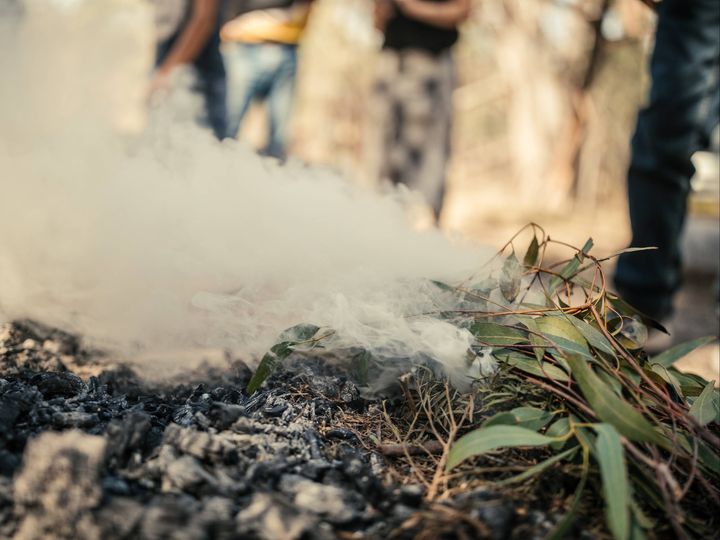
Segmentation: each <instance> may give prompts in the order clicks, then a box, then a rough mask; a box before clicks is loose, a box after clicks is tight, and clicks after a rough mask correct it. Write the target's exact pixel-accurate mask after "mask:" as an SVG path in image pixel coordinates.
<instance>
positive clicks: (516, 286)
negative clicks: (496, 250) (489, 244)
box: [500, 253, 522, 302]
mask: <svg viewBox="0 0 720 540" xmlns="http://www.w3.org/2000/svg"><path fill="white" fill-rule="evenodd" d="M521 275H522V270H521V268H520V262H519V261H518V260H517V257H516V256H515V253H511V254H510V255H509V256H508V258H507V259H505V262H504V263H503V267H502V275H501V277H500V292H501V293H502V295H503V297H504V298H505V300H507V301H508V302H512V301H513V300H515V298H517V295H518V293H520V277H521Z"/></svg>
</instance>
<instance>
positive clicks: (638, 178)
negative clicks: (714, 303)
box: [615, 0, 720, 319]
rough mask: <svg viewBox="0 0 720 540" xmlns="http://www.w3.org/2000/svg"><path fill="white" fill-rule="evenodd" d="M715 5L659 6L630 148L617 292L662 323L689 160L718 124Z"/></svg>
mask: <svg viewBox="0 0 720 540" xmlns="http://www.w3.org/2000/svg"><path fill="white" fill-rule="evenodd" d="M719 55H720V1H719V0H664V1H663V2H662V3H661V4H660V6H659V7H658V26H657V34H656V43H655V50H654V52H653V56H652V63H651V75H652V89H651V92H650V99H649V104H648V105H647V107H645V108H644V109H643V110H642V111H641V112H640V114H639V116H638V120H637V127H636V131H635V135H634V137H633V140H632V159H631V163H630V169H629V172H628V198H629V206H630V221H631V225H632V243H631V247H648V246H654V247H657V248H658V249H657V250H655V251H643V252H635V253H626V254H623V255H622V256H621V257H620V259H619V261H618V265H617V270H616V273H615V285H616V287H617V289H618V292H619V293H620V294H621V295H622V296H623V297H624V298H625V299H626V300H627V301H628V302H629V303H630V304H632V305H633V306H634V307H636V308H637V309H639V310H641V311H643V312H644V313H646V314H648V315H650V316H652V317H655V318H658V319H661V318H664V317H666V316H668V315H669V314H670V313H671V312H672V297H673V294H674V293H675V291H676V290H677V289H678V288H679V287H680V283H681V277H682V274H681V271H682V268H681V254H680V238H681V233H682V229H683V225H684V222H685V214H686V208H687V198H688V194H689V192H690V179H691V178H692V176H693V174H694V172H695V169H694V167H693V165H692V162H691V160H690V158H691V156H692V155H693V153H695V152H696V151H698V150H701V149H703V147H704V145H706V144H707V141H708V140H709V136H710V132H711V131H712V129H713V128H714V126H716V125H717V123H718V99H719V92H720V90H719V88H718V69H719V68H718V65H719V64H718V56H719Z"/></svg>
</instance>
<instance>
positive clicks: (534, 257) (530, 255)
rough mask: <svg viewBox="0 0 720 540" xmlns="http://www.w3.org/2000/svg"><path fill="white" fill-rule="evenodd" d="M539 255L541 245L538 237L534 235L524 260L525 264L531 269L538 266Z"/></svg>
mask: <svg viewBox="0 0 720 540" xmlns="http://www.w3.org/2000/svg"><path fill="white" fill-rule="evenodd" d="M539 254H540V244H538V239H537V236H535V235H534V234H533V237H532V240H531V241H530V245H529V246H528V248H527V251H526V252H525V257H524V258H523V264H524V265H525V266H530V267H532V266H535V265H536V264H537V261H538V256H539Z"/></svg>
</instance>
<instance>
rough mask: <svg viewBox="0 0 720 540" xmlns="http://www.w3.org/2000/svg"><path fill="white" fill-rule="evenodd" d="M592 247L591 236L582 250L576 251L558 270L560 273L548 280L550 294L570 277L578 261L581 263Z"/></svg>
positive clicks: (574, 271)
mask: <svg viewBox="0 0 720 540" xmlns="http://www.w3.org/2000/svg"><path fill="white" fill-rule="evenodd" d="M592 247H593V241H592V238H589V239H588V241H587V242H585V245H584V246H583V248H582V250H581V251H580V252H579V253H576V254H575V255H574V256H573V258H572V259H570V262H568V263H567V264H566V265H565V266H564V267H563V269H562V270H561V271H560V274H559V275H557V276H555V277H554V278H553V279H552V280H551V281H550V289H549V292H550V294H552V293H553V292H555V290H556V289H557V288H558V287H559V286H560V284H562V282H563V281H566V280H568V279H570V278H572V277H573V276H574V275H575V274H576V273H577V271H578V269H579V268H580V263H582V262H583V261H584V260H585V256H586V255H587V254H588V252H589V251H590V250H591V249H592Z"/></svg>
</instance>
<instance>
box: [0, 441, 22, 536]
mask: <svg viewBox="0 0 720 540" xmlns="http://www.w3.org/2000/svg"><path fill="white" fill-rule="evenodd" d="M19 465H20V456H17V455H15V454H13V453H11V452H8V451H7V450H5V449H4V448H0V476H12V475H13V474H15V471H16V470H17V468H18V466H19ZM0 538H2V536H0Z"/></svg>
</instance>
